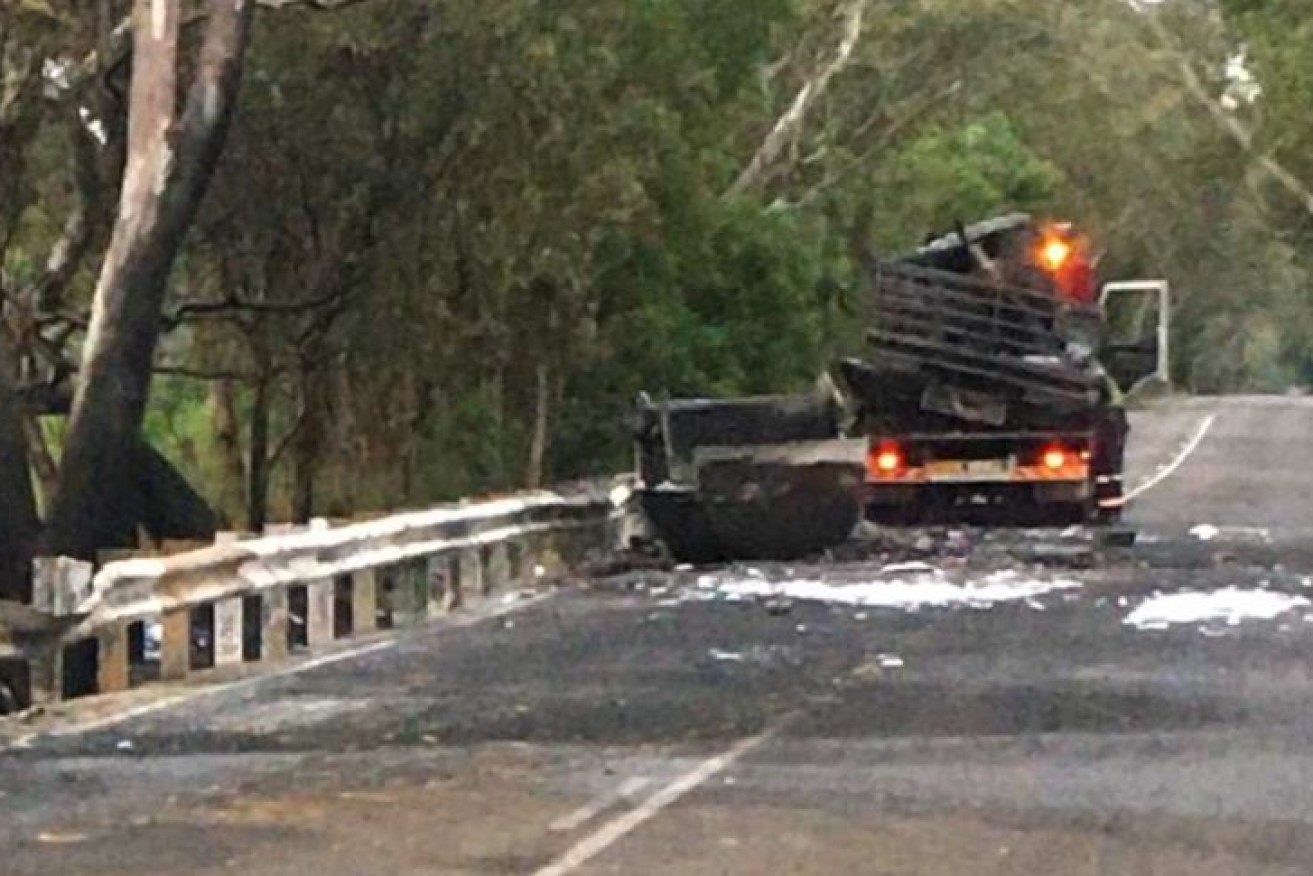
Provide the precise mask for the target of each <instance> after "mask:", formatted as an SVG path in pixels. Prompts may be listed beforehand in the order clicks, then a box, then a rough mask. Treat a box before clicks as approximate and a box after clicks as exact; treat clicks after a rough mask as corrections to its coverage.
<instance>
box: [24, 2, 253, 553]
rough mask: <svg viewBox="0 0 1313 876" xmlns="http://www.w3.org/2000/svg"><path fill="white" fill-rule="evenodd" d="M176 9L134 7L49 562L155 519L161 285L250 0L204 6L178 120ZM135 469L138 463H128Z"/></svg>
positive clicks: (222, 131)
mask: <svg viewBox="0 0 1313 876" xmlns="http://www.w3.org/2000/svg"><path fill="white" fill-rule="evenodd" d="M181 5H182V4H181V0H136V2H135V4H134V7H133V63H132V87H131V92H130V103H129V108H128V157H127V167H126V169H125V171H124V179H123V188H122V192H121V195H120V200H119V211H118V217H117V219H116V221H115V225H114V233H113V237H112V239H111V241H110V245H109V251H108V252H107V253H106V256H105V261H104V265H103V267H102V269H101V274H100V279H99V281H98V283H97V285H96V292H95V298H94V305H93V310H92V319H91V326H90V328H89V330H88V332H87V339H86V342H85V344H84V347H83V354H82V365H81V370H80V372H79V378H80V379H79V383H78V388H77V393H76V395H75V397H74V400H73V414H72V418H71V420H70V424H69V433H68V439H67V442H66V444H65V449H64V455H63V459H62V471H61V476H60V485H59V491H58V494H57V495H56V498H55V503H54V507H53V509H52V512H51V516H50V520H49V524H48V527H47V532H46V537H47V543H46V545H45V548H46V550H47V551H49V552H51V553H59V554H65V555H69V556H75V557H80V558H83V559H94V557H95V555H96V551H97V550H98V549H100V548H107V547H120V546H129V545H131V544H133V542H134V540H135V530H136V525H137V524H138V523H139V522H142V521H144V520H146V519H147V518H148V517H157V516H158V512H157V511H155V510H152V509H151V508H148V507H147V505H148V503H149V502H150V500H151V499H152V498H153V497H154V492H153V491H152V490H149V489H142V488H141V480H142V478H143V476H147V477H146V480H147V481H148V482H153V481H152V479H151V477H150V476H149V473H150V469H147V470H146V471H143V470H141V469H139V468H138V467H137V466H138V465H140V464H141V463H142V459H143V458H142V457H141V456H140V455H138V454H137V453H136V450H137V447H138V442H139V440H140V438H139V434H138V433H139V430H140V428H141V422H142V418H143V416H144V414H145V409H146V401H147V396H148V393H149V389H150V377H151V364H152V360H153V358H154V354H155V346H156V343H157V341H158V339H159V332H160V323H161V320H160V312H161V308H162V305H163V302H164V293H165V284H166V282H167V280H168V276H169V272H170V270H171V269H172V267H173V262H174V259H175V257H176V256H177V254H178V250H179V248H180V247H181V245H182V241H183V238H184V236H185V234H186V232H187V229H188V228H189V227H190V225H191V223H192V220H193V219H194V218H195V215H196V211H197V209H198V208H199V206H200V202H201V199H202V197H203V196H204V194H205V190H206V188H207V186H208V184H209V180H210V177H211V176H212V174H213V172H214V168H215V165H216V164H217V162H218V159H219V155H220V153H221V151H222V148H223V142H224V139H225V135H226V133H227V128H228V121H229V119H230V117H231V114H232V108H233V104H234V99H235V96H236V94H237V88H238V83H239V80H240V73H241V66H242V59H243V56H244V54H245V49H246V44H247V37H248V33H249V29H250V21H251V16H252V14H253V12H254V9H255V4H254V3H252V2H243V0H206V3H205V10H206V20H205V25H204V36H203V39H202V44H201V50H200V57H199V59H198V62H197V64H196V67H195V74H194V79H193V81H192V83H191V85H190V87H189V88H188V89H187V97H186V101H185V106H184V107H183V109H182V112H181V115H179V114H178V106H177V94H178V88H177V87H178V70H179V66H180V61H181V59H180V58H179V55H178V32H179V22H180V18H181ZM134 463H135V464H134Z"/></svg>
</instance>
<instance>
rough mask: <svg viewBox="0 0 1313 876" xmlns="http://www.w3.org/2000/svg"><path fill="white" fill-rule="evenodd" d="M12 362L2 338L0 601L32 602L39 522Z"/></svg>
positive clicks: (0, 371)
mask: <svg viewBox="0 0 1313 876" xmlns="http://www.w3.org/2000/svg"><path fill="white" fill-rule="evenodd" d="M12 365H13V362H12V361H11V359H10V355H9V347H8V342H7V341H6V339H5V338H4V337H3V336H0V599H12V600H16V601H18V602H29V601H31V599H32V577H31V570H32V552H33V548H34V546H35V543H36V538H37V532H38V529H39V527H40V521H39V520H38V519H37V515H36V497H35V495H34V494H33V493H32V475H31V471H30V470H29V468H28V464H27V441H26V438H25V436H24V434H23V420H24V416H25V412H24V411H23V409H22V405H21V404H20V403H19V400H18V397H17V396H16V395H15V394H14V392H13V384H12V382H11V381H12V378H13V372H12V370H11V367H12Z"/></svg>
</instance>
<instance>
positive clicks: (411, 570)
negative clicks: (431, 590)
mask: <svg viewBox="0 0 1313 876" xmlns="http://www.w3.org/2000/svg"><path fill="white" fill-rule="evenodd" d="M389 575H390V577H391V580H392V624H393V626H397V627H413V626H415V625H416V624H421V623H423V622H424V620H425V618H427V617H428V613H429V605H428V592H427V591H428V584H427V582H425V581H424V566H423V565H421V564H418V563H415V562H413V561H408V562H404V563H399V564H397V565H395V566H393V567H392V568H391V569H390V570H389Z"/></svg>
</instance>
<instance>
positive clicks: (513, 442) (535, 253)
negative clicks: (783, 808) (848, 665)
mask: <svg viewBox="0 0 1313 876" xmlns="http://www.w3.org/2000/svg"><path fill="white" fill-rule="evenodd" d="M136 6H137V13H138V18H137V27H136V38H137V41H136V44H135V48H134V43H133V35H134V34H133V28H132V26H131V20H130V13H131V12H132V8H133V4H132V3H131V2H128V0H96V2H73V0H5V2H4V5H3V7H2V8H0V58H2V59H3V65H2V66H0V75H2V76H3V83H2V86H3V88H2V91H0V95H2V97H0V268H2V272H0V315H3V324H2V327H3V331H0V595H4V594H6V593H7V594H9V595H20V596H21V595H22V591H23V585H22V584H21V582H20V579H21V578H22V573H21V571H19V570H21V569H22V568H24V564H25V562H26V557H27V556H28V555H30V553H31V552H32V551H33V550H36V549H42V550H50V551H58V552H61V553H69V554H74V555H80V556H91V555H94V553H95V551H97V550H99V549H103V548H107V547H115V546H123V545H125V544H131V543H133V542H135V541H136V539H137V538H138V535H139V532H140V531H141V530H143V529H144V530H145V531H147V532H149V533H151V534H153V535H155V536H156V537H162V536H169V535H180V536H182V535H187V534H190V533H193V532H196V531H204V530H205V529H207V528H213V527H214V526H231V527H237V528H243V527H251V528H258V527H259V526H260V525H261V524H262V523H263V522H265V521H266V520H270V519H306V518H308V517H309V516H311V515H314V514H328V515H340V516H346V515H353V514H361V513H369V512H372V511H376V510H380V509H385V508H394V507H398V506H403V505H415V504H421V503H426V502H432V501H436V500H441V499H446V498H451V497H454V496H458V495H462V494H469V493H476V492H489V491H498V490H508V489H513V488H519V487H523V486H526V485H528V486H532V485H537V484H541V483H544V482H549V481H552V480H556V479H561V478H569V477H574V476H579V475H583V474H586V473H590V472H597V471H607V470H615V469H617V468H620V467H623V466H624V465H626V463H627V455H628V452H629V450H628V446H627V441H626V436H625V433H624V417H625V415H626V412H627V411H628V409H629V407H630V405H631V403H632V401H633V399H634V397H635V396H636V395H637V394H638V393H639V392H640V391H643V390H647V391H650V392H653V393H654V394H664V393H670V394H680V395H691V394H712V395H728V394H742V393H761V392H780V391H789V390H794V389H798V388H800V387H803V386H805V385H807V384H808V383H810V382H811V381H812V380H813V379H814V378H815V377H816V375H817V374H818V373H819V371H820V369H821V368H822V367H823V366H824V364H825V362H826V361H827V360H828V359H829V358H830V357H832V356H833V355H834V354H835V353H836V352H838V351H842V350H844V349H848V348H851V347H852V346H853V345H854V344H856V343H858V340H859V339H858V337H857V336H856V334H857V329H858V326H857V325H856V324H855V321H854V320H853V319H852V318H851V314H852V313H853V310H854V308H855V307H856V306H857V301H858V299H859V296H860V295H861V289H862V285H861V282H860V278H859V272H858V269H857V259H858V257H859V256H860V255H861V254H862V253H863V252H865V251H873V252H876V253H880V252H886V253H892V252H897V251H899V250H902V249H904V248H907V247H909V246H913V245H915V244H916V243H918V242H919V241H920V240H921V239H922V238H923V237H924V236H925V235H926V234H927V233H928V232H930V231H934V230H943V229H946V228H948V227H951V226H952V224H953V223H954V222H955V221H957V220H959V219H962V220H968V221H969V220H972V219H975V218H980V217H982V216H984V215H988V214H991V213H994V212H998V211H1008V210H1029V211H1035V212H1039V213H1043V214H1050V215H1054V216H1061V217H1064V218H1068V219H1071V220H1073V221H1075V222H1077V223H1079V224H1081V225H1083V226H1084V227H1086V228H1088V229H1089V231H1090V233H1091V234H1092V236H1093V237H1094V239H1095V240H1097V241H1098V242H1099V244H1100V246H1101V247H1103V248H1106V257H1105V259H1104V261H1103V266H1102V267H1103V273H1104V275H1105V276H1106V277H1109V278H1142V277H1166V278H1168V279H1169V280H1171V281H1172V283H1173V285H1174V287H1175V289H1176V290H1177V293H1178V296H1179V305H1180V309H1179V313H1178V314H1177V317H1176V323H1175V332H1176V337H1175V342H1176V347H1175V349H1176V355H1177V361H1176V363H1175V365H1176V368H1177V373H1178V375H1179V377H1180V379H1181V381H1182V383H1183V384H1184V385H1185V386H1186V387H1187V388H1189V389H1192V390H1195V391H1200V392H1231V391H1249V390H1254V391H1284V390H1286V389H1287V388H1288V387H1291V386H1303V385H1305V384H1307V383H1309V382H1310V381H1313V346H1311V345H1310V338H1311V337H1313V307H1311V306H1310V303H1311V302H1310V297H1311V296H1313V284H1311V282H1310V280H1311V279H1313V275H1311V273H1310V272H1311V271H1313V257H1311V256H1310V253H1311V252H1313V248H1310V246H1309V239H1310V236H1313V222H1311V221H1310V220H1313V193H1311V192H1310V190H1309V188H1308V186H1310V185H1313V154H1310V153H1309V151H1308V150H1307V149H1304V148H1303V144H1304V143H1305V142H1307V141H1308V139H1309V138H1310V135H1311V134H1313V102H1311V101H1310V89H1311V88H1313V85H1310V83H1313V55H1311V54H1310V53H1309V52H1308V51H1307V50H1306V47H1307V45H1308V44H1309V41H1310V39H1313V33H1310V30H1311V29H1313V20H1310V19H1309V18H1308V17H1307V16H1306V15H1305V14H1304V9H1305V4H1303V3H1300V2H1297V0H1227V2H1219V0H1207V2H1199V0H1165V2H1160V3H1153V4H1149V3H1144V4H1137V3H1132V2H1127V0H1090V2H1081V3H1054V2H1051V0H973V2H970V3H963V2H958V0H917V2H912V3H905V2H897V3H896V2H892V0H627V2H597V0H262V2H261V3H259V4H256V3H249V4H242V3H237V2H235V0H197V2H187V3H183V2H180V0H157V2H155V3H147V2H139V3H137V4H136ZM257 6H258V9H257V8H256V7H257ZM153 8H157V11H158V9H166V10H167V14H166V15H164V16H163V17H162V18H161V21H160V22H155V21H154V20H153V19H152V18H151V14H152V9H153ZM157 23H163V24H164V27H162V28H161V29H160V30H159V31H158V32H157V31H154V30H152V28H153V27H154V26H155V25H156V24H157ZM161 34H162V35H161ZM202 47H204V48H202ZM239 73H240V84H239V83H238V78H237V75H238V74H239ZM175 97H176V100H175ZM161 130H167V131H168V135H167V137H166V138H160V137H159V136H157V132H158V131H161ZM93 302H94V306H95V316H94V317H93V315H92V314H93ZM143 437H144V439H145V440H144V441H143V440H142V439H143ZM179 475H181V477H179ZM28 485H31V489H29V488H28ZM189 485H190V486H189ZM211 508H212V509H214V511H215V512H216V513H215V514H213V515H211V516H208V517H207V513H208V510H209V509H211ZM180 521H181V522H180ZM184 524H185V525H184ZM175 530H176V531H175Z"/></svg>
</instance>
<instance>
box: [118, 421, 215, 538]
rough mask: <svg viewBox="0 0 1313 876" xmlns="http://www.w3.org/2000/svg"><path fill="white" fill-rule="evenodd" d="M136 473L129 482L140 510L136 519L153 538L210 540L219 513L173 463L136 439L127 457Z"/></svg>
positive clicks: (212, 536)
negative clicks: (132, 482) (136, 495)
mask: <svg viewBox="0 0 1313 876" xmlns="http://www.w3.org/2000/svg"><path fill="white" fill-rule="evenodd" d="M129 460H130V468H131V469H132V470H133V471H134V472H135V477H136V482H135V483H134V484H133V485H132V487H131V489H133V490H134V491H135V492H136V493H137V494H138V495H139V496H140V500H139V505H140V507H141V509H142V514H141V518H140V520H139V521H138V522H139V523H140V524H141V525H142V527H143V528H144V529H145V530H146V533H147V534H148V535H150V536H151V537H152V538H153V539H155V540H156V541H163V540H164V539H166V538H178V539H187V540H189V541H209V540H211V539H213V538H214V533H215V530H217V529H218V528H219V518H218V515H216V514H215V513H214V509H212V508H211V507H210V506H209V504H208V503H207V502H206V501H205V499H204V498H203V497H202V496H201V495H200V494H199V493H197V492H196V491H195V490H194V489H192V486H191V484H189V483H187V479H186V478H184V477H183V476H182V475H181V474H180V473H179V472H178V470H177V469H176V468H174V467H173V463H171V462H169V461H168V460H167V459H165V458H164V457H163V456H162V455H161V454H160V452H159V451H158V450H156V449H155V448H154V447H151V446H150V445H149V444H147V443H146V442H145V441H138V442H137V443H136V445H135V446H134V447H133V449H132V455H131V456H130V457H129Z"/></svg>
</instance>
